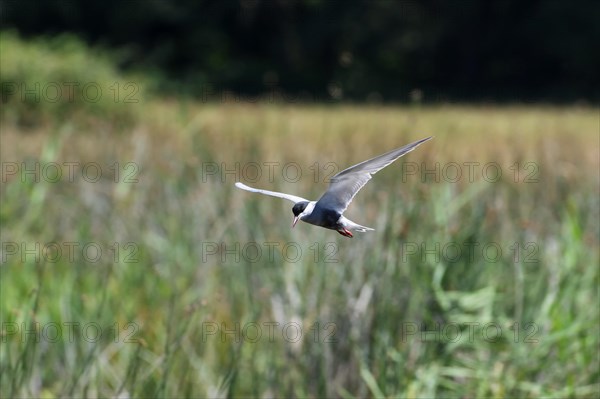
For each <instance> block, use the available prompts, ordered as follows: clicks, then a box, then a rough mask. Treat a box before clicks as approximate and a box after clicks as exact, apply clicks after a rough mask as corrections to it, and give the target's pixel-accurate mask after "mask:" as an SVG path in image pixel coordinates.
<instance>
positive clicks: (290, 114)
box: [0, 35, 600, 398]
mask: <svg viewBox="0 0 600 399" xmlns="http://www.w3.org/2000/svg"><path fill="white" fill-rule="evenodd" d="M3 36H4V35H3ZM3 40H5V38H3ZM62 40H66V39H62ZM67 42H68V40H67ZM3 43H4V42H3ZM7 43H13V44H14V45H16V46H22V48H17V49H15V50H14V51H15V53H16V54H19V53H21V52H22V53H25V52H26V51H30V50H28V49H31V48H37V49H38V50H36V51H41V48H39V47H35V46H36V45H35V44H28V43H22V42H20V41H18V40H17V39H16V38H14V37H13V38H11V39H8V40H7ZM30 46H34V47H30ZM79 52H83V54H73V55H72V56H71V57H73V58H69V59H70V60H72V62H63V63H58V64H57V65H58V66H57V67H56V68H52V67H50V65H51V64H52V63H51V62H50V61H47V62H46V64H47V65H48V70H49V71H53V72H52V74H51V75H41V74H42V73H48V74H50V72H42V70H43V69H44V68H43V67H42V65H43V63H40V64H39V66H38V67H36V68H37V69H36V68H33V67H32V70H34V71H36V72H31V73H28V74H25V75H14V76H15V77H14V78H12V77H11V79H17V77H18V76H21V78H20V79H23V80H24V81H25V82H26V84H28V85H29V84H31V82H35V81H37V80H40V82H42V83H43V81H42V79H58V78H60V79H65V80H67V79H68V80H69V81H73V80H76V79H83V80H87V79H93V78H94V76H96V77H99V76H101V75H102V76H103V74H104V73H105V72H93V76H92V75H87V73H92V72H89V71H111V70H112V69H110V68H109V67H108V66H107V67H106V68H107V69H103V68H100V69H99V70H96V69H94V68H97V66H96V67H93V66H92V65H88V64H87V63H88V61H89V59H90V57H88V56H84V55H87V50H85V49H83V48H80V49H79V50H77V51H75V53H79ZM35 54H38V53H37V52H36V53H35ZM49 57H50V58H49V59H48V60H50V59H51V60H55V61H57V60H58V59H55V58H52V57H51V56H49ZM65 57H66V55H65ZM33 58H37V56H36V57H33ZM2 62H3V64H2V66H3V73H4V62H5V57H4V46H3V60H2ZM6 62H7V63H8V61H6ZM37 62H38V61H35V60H34V61H32V63H34V64H36V65H37ZM106 65H109V64H106ZM67 68H68V69H67ZM14 70H17V69H14ZM70 71H73V72H70ZM13 73H15V74H16V72H13ZM19 73H21V72H19ZM76 74H79V75H76ZM106 74H107V75H106V76H107V77H106V80H107V82H108V81H112V79H113V77H114V75H111V74H110V73H109V72H106ZM44 76H46V77H44ZM2 79H3V82H4V76H3V78H2ZM129 106H130V105H125V104H122V103H120V104H113V103H110V104H108V103H107V104H103V103H94V104H63V105H53V104H21V103H20V102H19V101H17V100H16V99H15V98H14V97H12V98H11V99H10V101H8V102H7V103H6V104H3V112H6V114H7V115H11V114H12V115H14V114H18V113H19V112H21V111H19V109H20V108H21V107H23V108H24V109H26V110H27V112H28V113H30V116H27V118H31V119H32V120H35V121H36V124H35V127H34V128H33V129H32V128H29V127H28V128H26V127H25V126H24V125H23V122H22V117H6V118H5V117H3V118H2V122H1V123H2V125H1V138H2V146H1V148H0V155H1V157H2V166H3V169H2V182H1V184H2V186H1V190H0V196H1V197H0V200H1V204H2V207H1V210H0V226H1V227H0V232H1V235H2V266H1V267H0V273H1V279H0V288H1V293H2V295H1V303H0V314H1V322H2V336H1V339H2V341H1V343H0V345H1V349H2V350H1V352H0V396H2V397H65V396H68V397H105V396H110V397H145V396H152V397H225V396H228V397H240V396H246V397H247V396H253V397H257V396H261V397H262V396H264V397H283V396H285V397H357V398H359V397H360V398H362V397H384V396H385V397H456V398H462V397H532V398H538V397H539V398H541V397H589V398H594V397H597V396H598V395H599V394H600V385H599V383H598V380H599V377H600V376H599V372H598V370H599V366H600V364H599V358H598V345H599V344H600V338H599V337H600V331H599V324H600V319H599V315H598V307H597V304H598V299H599V298H598V284H599V273H598V263H599V261H600V250H599V246H598V241H599V239H600V237H599V234H600V232H599V231H598V224H599V219H600V216H599V209H600V203H599V198H598V182H599V176H598V171H599V156H598V151H599V149H598V135H597V133H598V131H597V129H598V114H597V110H595V109H589V108H585V107H581V108H580V107H565V108H560V107H523V106H514V107H465V106H441V107H350V106H344V107H341V106H332V105H329V106H320V105H305V106H297V105H291V106H286V105H281V104H280V105H273V104H268V103H258V104H239V103H236V102H220V103H210V104H204V103H195V102H183V101H181V102H179V101H173V100H167V99H162V98H154V99H151V100H147V101H143V102H140V103H138V104H136V105H135V107H134V108H133V110H131V109H128V107H129ZM53 107H64V109H63V111H62V112H54V110H55V108H53ZM121 108H126V109H121ZM113 110H114V112H115V115H112V112H113ZM23 112H25V111H23ZM120 112H121V113H125V114H124V115H129V113H131V115H138V117H134V118H132V119H131V122H130V123H131V125H130V127H129V128H124V125H122V124H118V123H117V124H114V123H105V121H104V117H103V115H107V118H108V119H109V120H110V119H111V118H117V120H119V119H120V118H123V116H122V115H121V114H119V113H120ZM125 118H127V116H125ZM25 131H27V132H28V134H23V133H24V132H25ZM428 135H434V136H435V139H434V140H432V141H430V142H428V143H427V145H423V146H421V147H419V148H418V150H416V151H414V152H412V153H411V154H409V155H408V156H406V157H405V158H402V159H401V160H400V161H398V162H397V163H395V164H393V165H391V166H390V167H389V168H387V169H386V170H384V171H382V172H380V173H379V174H377V175H376V176H375V177H374V179H373V180H372V181H371V182H370V183H369V184H368V185H367V186H366V187H365V188H364V189H363V190H362V191H361V192H360V194H359V195H358V196H357V197H356V199H355V202H354V204H353V205H351V206H350V208H349V209H348V212H347V216H348V217H349V218H351V219H352V220H355V221H356V222H358V223H361V224H365V225H367V226H371V227H374V228H375V229H376V231H375V232H372V233H369V234H360V235H358V234H357V235H356V236H355V237H354V238H353V239H347V238H344V237H341V236H339V235H338V234H337V233H335V232H333V231H328V230H324V229H320V228H316V227H314V226H309V225H306V224H300V225H298V226H296V228H295V229H293V230H292V229H290V222H291V218H292V213H291V211H290V210H291V204H290V203H288V202H286V201H281V200H278V199H275V198H266V197H261V196H258V195H253V194H250V193H247V192H243V191H241V190H237V189H235V188H234V186H233V183H234V182H235V181H236V180H242V181H245V182H247V183H248V184H251V185H255V186H260V187H262V188H266V189H271V190H279V191H284V192H290V193H294V194H297V195H302V196H305V197H308V198H317V197H318V195H319V194H320V193H321V192H322V191H323V190H324V189H325V188H326V183H325V181H324V179H325V177H326V176H327V175H328V174H329V173H330V172H331V168H329V167H328V166H327V165H329V164H328V162H331V161H333V162H334V164H332V165H330V166H331V167H333V168H335V169H337V170H341V169H342V168H344V167H346V166H348V165H352V164H354V163H355V162H358V161H362V160H364V159H366V158H368V157H370V156H373V155H375V154H379V153H381V152H384V151H386V150H389V149H390V148H394V147H397V146H401V145H404V144H406V143H408V142H410V141H411V140H415V139H418V138H422V137H425V136H428ZM264 162H272V163H277V165H278V166H275V169H274V172H275V173H274V175H273V178H272V179H270V178H269V173H268V168H267V167H266V166H264V164H263V163H264ZM292 162H294V163H295V164H296V165H298V166H299V167H300V169H301V171H302V172H303V175H302V178H300V179H299V180H298V181H297V182H292V180H294V179H291V178H290V175H286V174H284V172H283V168H284V166H285V165H289V164H291V163H292ZM315 162H316V163H317V164H318V166H319V167H318V168H317V169H315V168H314V166H315ZM436 162H437V163H439V167H438V168H437V172H435V170H436V166H435V165H436ZM453 162H454V163H457V164H458V165H460V167H461V170H462V173H463V174H462V176H461V178H459V179H456V182H453V180H454V174H451V171H450V170H449V169H448V168H447V166H448V165H451V163H453ZM467 162H471V163H473V162H474V163H478V165H479V166H477V167H476V168H475V169H474V170H475V173H474V174H473V178H472V179H471V178H469V176H468V168H467V166H466V164H465V163H467ZM52 163H55V164H52ZM67 163H68V164H67ZM92 163H95V165H96V169H99V170H100V171H101V174H100V175H98V174H97V173H95V171H94V169H91V170H90V169H86V166H88V165H92ZM251 163H258V164H259V165H262V175H261V177H260V178H258V179H257V181H256V182H252V181H251V180H252V177H253V176H254V175H253V174H251V173H250V171H249V169H247V168H246V167H247V166H248V165H251ZM491 163H495V165H497V167H499V168H500V170H501V171H502V176H501V177H499V178H498V179H495V178H494V179H490V178H489V176H488V175H486V174H485V173H483V172H482V170H483V168H484V166H485V165H489V164H491ZM36 165H37V166H36ZM48 165H54V166H52V167H49V166H48ZM67 165H75V166H73V168H74V169H73V171H74V173H73V178H70V175H69V174H68V173H67V172H68V167H67ZM236 165H239V166H236ZM273 165H275V164H273ZM471 165H475V164H471ZM215 166H216V169H215ZM36 167H37V169H36ZM474 167H475V166H474ZM53 168H54V169H53ZM56 168H59V169H60V170H62V172H63V174H62V176H61V177H60V178H57V177H56V176H57V175H56V173H54V171H55V170H56ZM311 168H312V169H311ZM414 168H416V169H414ZM86 170H87V172H86ZM236 170H237V171H236ZM410 170H415V171H416V173H415V174H410V173H409V171H410ZM426 170H434V172H432V173H431V172H430V173H429V174H427V173H426ZM444 170H446V172H447V174H444V173H445V172H443V171H444ZM27 171H33V172H32V173H27ZM36 171H37V172H36ZM227 171H234V172H229V173H228V172H227ZM317 171H318V174H317V175H315V173H317ZM290 173H291V172H290ZM424 173H425V174H424ZM490 174H491V172H490ZM36 176H37V177H38V178H37V179H36ZM315 183H317V184H315ZM52 243H56V245H57V246H58V248H60V250H61V253H60V256H59V255H58V253H57V252H56V251H57V249H56V248H57V246H53V244H52ZM268 243H271V244H270V245H277V246H276V247H275V250H274V251H273V255H272V256H269V255H268V252H267V244H268ZM475 243H477V244H478V245H477V246H475V245H474V244H475ZM248 244H253V245H254V246H258V247H260V248H262V249H263V250H262V254H261V256H260V257H258V258H256V257H255V256H254V253H253V252H245V251H244V248H245V247H246V246H247V245H248ZM286 244H287V245H288V246H289V245H292V246H294V247H295V248H300V250H301V251H302V255H301V256H299V257H298V256H296V255H294V252H293V251H291V252H285V251H283V248H284V246H285V245H286ZM454 244H457V245H458V246H460V247H461V248H462V249H463V252H462V253H461V255H460V256H457V255H456V253H455V252H453V248H456V245H454ZM470 244H473V245H472V247H474V248H475V251H474V252H473V256H470V255H468V253H467V251H466V248H467V247H468V246H469V245H470ZM36 245H37V247H36ZM215 245H217V250H216V253H215V251H213V250H214V249H215ZM70 247H71V248H73V256H70V253H69V248H70ZM483 247H493V248H496V247H499V248H500V249H501V251H500V252H499V253H498V254H497V255H495V254H494V252H493V251H490V252H489V253H483V252H482V251H481V249H483ZM98 248H99V249H100V251H101V253H99V254H98V253H97V252H96V250H97V249H98ZM227 250H229V251H230V252H229V253H227V252H226V251H227ZM73 323H78V325H75V324H73ZM236 323H237V324H236ZM252 323H256V325H258V326H260V327H261V328H262V336H261V337H260V338H258V339H256V338H255V335H254V330H252V329H248V326H252V325H253V324H252ZM268 323H280V324H279V325H278V326H276V327H275V330H274V334H273V339H270V335H269V333H268V331H269V330H268V327H267V326H269V325H272V324H268ZM289 323H296V324H293V325H294V326H301V328H302V334H301V336H300V337H299V339H298V340H297V342H292V341H296V340H295V339H291V337H293V336H294V335H295V334H294V332H295V329H292V330H290V331H288V333H289V335H284V333H283V331H282V327H283V326H286V325H290V324H289ZM215 326H217V327H218V329H219V331H216V333H215V334H211V332H213V331H214V330H212V329H213V328H215ZM486 326H491V329H490V328H487V327H486ZM515 327H516V329H515ZM58 328H60V332H58V331H59V330H58ZM244 328H246V330H245V331H246V332H247V333H248V335H247V336H245V337H242V336H240V337H239V338H240V339H239V340H238V341H237V342H236V340H235V339H234V335H233V334H229V335H227V336H222V335H221V333H222V332H224V330H226V329H227V330H234V331H236V330H237V331H238V332H241V331H242V329H244ZM497 328H499V329H500V330H499V331H500V333H498V330H497ZM99 329H101V331H102V334H101V335H100V336H98V334H97V332H98V331H100V330H99ZM27 331H29V332H27ZM425 331H429V333H426V332H425ZM436 331H438V333H436ZM413 332H414V333H413ZM457 332H460V339H454V337H455V336H456V335H457ZM471 333H472V334H473V335H471ZM329 334H331V335H329ZM286 337H287V339H286ZM329 338H332V339H333V341H331V342H330V341H329Z"/></svg>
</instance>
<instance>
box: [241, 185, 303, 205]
mask: <svg viewBox="0 0 600 399" xmlns="http://www.w3.org/2000/svg"><path fill="white" fill-rule="evenodd" d="M235 186H236V187H237V188H241V189H242V190H246V191H250V192H253V193H260V194H264V195H270V196H271V197H277V198H283V199H286V200H288V201H292V202H293V203H297V202H302V201H308V200H307V199H304V198H302V197H297V196H295V195H291V194H285V193H278V192H277V191H269V190H260V189H258V188H252V187H249V186H247V185H245V184H243V183H240V182H237V183H235Z"/></svg>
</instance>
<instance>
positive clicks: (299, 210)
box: [292, 201, 310, 227]
mask: <svg viewBox="0 0 600 399" xmlns="http://www.w3.org/2000/svg"><path fill="white" fill-rule="evenodd" d="M308 204H309V202H308V201H301V202H297V203H295V204H294V207H293V208H292V212H293V213H294V221H293V222H292V227H294V226H295V225H296V223H298V220H300V219H301V218H302V217H303V216H305V215H306V214H308V213H310V212H307V209H306V207H307V206H308Z"/></svg>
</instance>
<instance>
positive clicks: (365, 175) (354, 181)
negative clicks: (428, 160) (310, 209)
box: [317, 137, 432, 214]
mask: <svg viewBox="0 0 600 399" xmlns="http://www.w3.org/2000/svg"><path fill="white" fill-rule="evenodd" d="M431 138H432V137H427V138H425V139H422V140H419V141H415V142H414V143H411V144H408V145H405V146H404V147H400V148H397V149H395V150H392V151H390V152H386V153H385V154H382V155H379V156H377V157H375V158H372V159H368V160H366V161H364V162H361V163H359V164H356V165H354V166H351V167H349V168H348V169H345V170H343V171H341V172H340V173H338V174H337V175H335V176H333V177H332V178H331V182H330V184H329V188H328V189H327V191H326V192H325V194H323V196H322V197H321V198H320V199H319V201H318V202H317V205H318V206H321V207H325V208H329V209H335V210H337V211H339V212H340V214H341V213H343V212H344V211H345V210H346V208H348V205H350V203H351V202H352V199H354V196H355V195H356V193H358V192H359V191H360V189H361V188H363V187H364V186H365V184H367V182H368V181H369V180H371V177H372V176H373V175H374V174H375V173H377V172H379V171H380V170H381V169H383V168H385V167H386V166H388V165H389V164H391V163H392V162H394V161H395V160H396V159H398V158H400V157H401V156H402V155H404V154H406V153H409V152H411V151H412V150H414V149H415V148H417V146H419V144H421V143H424V142H426V141H427V140H429V139H431Z"/></svg>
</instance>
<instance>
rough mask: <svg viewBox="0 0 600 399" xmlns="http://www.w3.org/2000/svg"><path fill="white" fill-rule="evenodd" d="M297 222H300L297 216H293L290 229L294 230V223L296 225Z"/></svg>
mask: <svg viewBox="0 0 600 399" xmlns="http://www.w3.org/2000/svg"><path fill="white" fill-rule="evenodd" d="M298 220H300V217H299V216H295V217H294V221H293V222H292V228H294V226H295V225H296V223H298Z"/></svg>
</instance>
